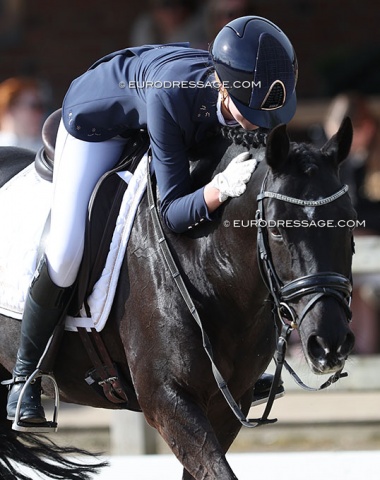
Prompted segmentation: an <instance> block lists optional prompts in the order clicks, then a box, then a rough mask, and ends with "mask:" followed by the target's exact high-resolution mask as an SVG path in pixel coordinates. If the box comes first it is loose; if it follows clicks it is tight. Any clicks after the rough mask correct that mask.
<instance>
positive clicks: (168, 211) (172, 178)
mask: <svg viewBox="0 0 380 480" xmlns="http://www.w3.org/2000/svg"><path fill="white" fill-rule="evenodd" d="M182 107H184V108H183V109H182V115H181V119H180V120H178V117H177V112H176V108H177V105H174V99H173V96H172V95H168V94H167V92H166V91H165V90H159V91H152V92H151V94H150V95H149V99H148V101H147V108H148V113H147V125H148V131H149V135H150V139H151V147H152V157H153V168H154V170H155V174H156V178H157V185H158V190H159V192H160V197H161V215H162V217H163V219H164V221H165V223H166V224H167V226H168V227H169V228H170V229H171V230H173V231H174V232H176V233H181V232H184V231H185V230H187V229H188V228H189V227H190V226H192V225H194V224H195V223H197V222H199V221H202V220H204V219H207V220H211V218H210V216H209V213H208V209H207V206H206V203H205V200H204V193H203V192H204V188H201V189H198V190H196V191H195V192H192V185H191V178H190V172H189V160H188V156H187V149H186V146H185V142H184V136H185V135H184V132H183V130H182V129H183V127H184V126H186V125H188V128H190V129H194V128H195V127H194V124H193V121H192V120H191V116H190V114H189V113H188V112H187V111H186V110H188V109H186V107H185V106H184V105H182ZM178 115H179V113H178ZM187 115H188V118H187ZM175 118H176V120H175ZM187 133H188V132H187Z"/></svg>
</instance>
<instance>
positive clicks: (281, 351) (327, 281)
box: [256, 170, 352, 419]
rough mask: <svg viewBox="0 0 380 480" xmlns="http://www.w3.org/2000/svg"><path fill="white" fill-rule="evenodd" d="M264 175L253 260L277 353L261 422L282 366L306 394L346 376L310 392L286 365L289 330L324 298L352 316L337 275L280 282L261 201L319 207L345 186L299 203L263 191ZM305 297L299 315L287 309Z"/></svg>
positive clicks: (344, 282)
mask: <svg viewBox="0 0 380 480" xmlns="http://www.w3.org/2000/svg"><path fill="white" fill-rule="evenodd" d="M268 173H269V170H268V171H267V173H266V175H265V177H264V180H263V183H262V186H261V190H260V193H259V194H258V196H257V211H256V225H257V258H258V263H259V269H260V273H261V276H262V279H263V281H264V283H265V285H266V286H267V288H268V291H269V293H270V297H271V300H272V302H273V304H274V309H273V313H274V318H275V323H276V327H277V329H278V342H277V351H276V354H275V358H274V360H275V363H276V372H275V377H274V380H273V384H272V388H271V392H270V396H269V400H268V403H267V407H266V410H265V412H264V414H263V417H262V419H265V418H266V417H267V414H269V412H270V409H271V407H272V404H273V401H274V396H275V391H276V388H277V385H278V382H279V380H280V376H281V370H282V367H283V365H285V367H286V369H287V370H288V371H289V373H290V374H291V375H292V377H293V378H294V379H295V381H296V382H297V383H298V384H299V385H300V386H301V387H302V388H305V389H307V390H314V391H315V390H322V389H324V388H327V387H328V386H329V385H331V384H332V383H335V382H336V381H337V380H339V378H341V377H345V376H347V373H342V369H341V370H339V371H338V372H336V373H335V374H333V375H332V376H331V377H330V378H329V379H328V380H327V381H326V382H325V383H324V384H323V385H321V386H320V387H319V388H311V387H308V386H307V385H305V384H304V383H303V382H302V381H301V379H300V378H299V377H298V375H297V374H296V373H295V372H294V370H293V369H292V368H291V367H290V365H289V364H288V363H287V362H286V360H285V353H286V346H287V343H288V339H289V337H290V334H291V333H292V331H293V330H295V329H298V328H299V327H300V326H301V324H302V322H303V320H304V318H305V317H306V315H307V313H308V312H309V311H310V310H311V309H312V308H313V307H314V305H315V304H316V303H317V302H319V301H320V300H321V299H322V298H324V297H332V298H334V299H336V300H337V301H338V302H339V304H340V305H341V306H342V308H343V309H344V311H345V313H346V317H347V321H348V322H350V321H351V317H352V313H351V310H350V303H351V295H352V283H351V280H350V279H349V278H347V277H345V276H344V275H341V274H340V273H335V272H317V273H313V274H310V275H306V276H303V277H300V278H297V279H295V280H292V281H290V282H288V283H285V284H284V282H282V281H281V279H280V278H279V276H278V274H277V272H276V269H275V267H274V264H273V261H272V255H271V251H270V246H269V242H268V227H267V225H268V222H267V220H266V217H265V208H264V199H266V198H272V199H276V200H279V201H282V202H287V203H292V204H295V205H299V206H301V207H319V206H322V205H326V204H328V203H331V202H334V201H335V200H336V199H338V198H340V197H341V196H342V195H344V194H345V193H347V191H348V186H347V185H344V186H343V187H342V188H341V189H340V190H339V191H338V192H336V193H334V194H333V195H330V196H329V197H325V198H322V199H319V200H303V199H299V198H294V197H289V196H287V195H282V194H280V193H276V192H271V191H267V190H265V188H266V183H267V179H268ZM305 295H312V297H311V299H310V300H309V301H308V303H307V304H306V305H305V307H304V308H303V310H302V311H301V313H300V314H299V315H297V313H296V312H295V310H294V309H293V308H292V307H291V305H290V302H293V301H295V300H299V299H300V298H302V297H304V296H305Z"/></svg>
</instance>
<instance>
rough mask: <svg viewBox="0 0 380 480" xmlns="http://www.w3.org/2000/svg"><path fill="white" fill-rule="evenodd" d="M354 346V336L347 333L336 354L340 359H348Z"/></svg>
mask: <svg viewBox="0 0 380 480" xmlns="http://www.w3.org/2000/svg"><path fill="white" fill-rule="evenodd" d="M354 345H355V335H354V334H353V333H352V332H348V333H347V335H346V338H345V339H344V342H343V343H342V345H341V346H340V347H339V348H338V353H339V355H341V356H342V357H348V355H349V354H350V353H351V351H352V349H353V348H354Z"/></svg>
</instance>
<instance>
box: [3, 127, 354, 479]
mask: <svg viewBox="0 0 380 480" xmlns="http://www.w3.org/2000/svg"><path fill="white" fill-rule="evenodd" d="M239 136H240V137H241V135H240V134H239ZM351 140H352V126H351V122H350V121H349V120H348V119H346V120H345V121H344V122H343V123H342V126H341V127H340V129H339V131H338V132H337V134H336V135H335V136H334V137H333V138H332V139H331V140H330V141H329V142H328V143H327V144H326V145H325V146H324V147H323V148H322V149H321V150H319V149H316V148H315V147H313V146H311V145H306V144H294V143H290V141H289V137H288V135H287V132H286V127H285V126H284V125H282V126H279V127H277V128H275V129H274V130H273V131H272V132H271V133H270V134H269V136H268V138H267V145H266V148H265V147H260V148H257V145H253V146H252V144H251V145H248V146H247V144H246V143H244V142H243V144H241V145H237V144H235V143H231V141H230V140H229V139H226V138H222V137H221V136H220V135H217V136H216V137H215V138H209V139H208V140H207V142H206V144H205V145H203V147H202V155H200V156H199V159H201V161H199V162H197V163H196V165H195V168H194V173H193V176H194V184H195V186H196V185H198V184H201V183H203V184H204V183H205V182H206V181H208V180H209V179H210V178H211V176H212V175H215V174H216V173H218V172H219V171H222V170H223V169H224V168H225V167H226V165H227V164H228V163H229V162H230V160H231V159H232V158H233V157H234V156H235V155H236V154H238V153H240V152H241V151H242V150H244V149H247V148H250V149H251V152H252V155H253V156H254V157H256V158H258V159H263V160H262V161H260V162H259V165H258V168H257V169H256V171H255V172H254V174H253V176H252V178H251V181H250V182H249V184H248V186H247V190H246V192H245V193H244V194H243V195H242V196H241V197H239V198H235V199H231V200H229V201H228V202H226V203H225V204H224V206H223V207H222V208H221V209H220V211H219V216H218V217H217V218H216V219H215V220H214V221H213V222H202V223H200V224H199V225H198V226H196V227H195V228H193V229H191V230H189V231H188V233H186V234H181V235H178V234H173V233H171V232H170V231H168V230H167V229H166V228H165V227H164V231H165V235H166V238H167V241H168V244H169V247H170V249H171V251H172V252H173V256H174V259H175V261H176V263H177V266H178V269H179V272H180V274H181V276H182V278H183V280H184V284H185V285H186V287H187V290H188V292H189V293H190V297H191V299H192V301H193V303H194V305H195V307H196V309H197V311H198V314H199V318H200V320H201V322H202V323H203V327H204V329H205V331H206V333H207V335H208V338H209V339H210V343H211V346H212V351H213V357H214V361H215V364H216V365H217V367H218V369H219V371H220V372H221V374H222V376H223V377H224V379H225V381H226V382H227V384H228V387H229V390H230V392H231V394H232V396H233V397H234V399H235V401H236V403H237V404H238V405H239V406H240V408H241V411H242V412H243V415H244V416H245V415H247V413H248V411H249V409H250V405H251V400H252V389H253V386H254V384H255V382H256V380H257V379H258V378H259V376H260V375H261V374H262V373H263V372H264V371H265V369H266V368H267V366H268V364H269V362H270V361H271V359H272V356H273V354H274V351H275V346H276V338H277V332H278V330H277V327H278V325H277V324H278V323H280V319H282V320H283V321H284V322H285V323H287V320H289V322H292V328H296V327H297V328H298V330H299V334H300V338H301V342H302V345H303V350H304V353H305V356H306V358H307V361H308V363H309V364H310V366H311V368H312V369H313V371H314V372H316V373H318V374H325V373H329V374H331V373H334V372H339V371H341V369H342V368H343V366H344V363H345V360H346V359H347V357H348V355H349V353H350V351H351V349H352V347H353V344H354V337H353V334H352V333H351V332H350V329H349V324H348V323H349V322H348V319H349V308H348V306H347V302H348V297H349V294H350V281H349V279H350V276H351V260H352V228H350V227H352V223H353V221H354V219H355V212H354V210H353V208H352V204H351V201H350V198H349V196H348V194H347V193H346V189H344V188H342V185H341V182H340V180H339V175H338V170H339V164H340V163H341V162H342V161H343V160H344V158H345V157H346V156H347V155H348V153H349V149H350V145H351ZM5 153H6V151H5ZM5 153H3V157H2V158H0V162H1V163H0V166H1V165H3V164H5V163H7V162H9V161H11V160H10V159H9V158H8V160H5V159H4V155H5ZM21 157H22V155H21ZM221 157H222V158H221ZM220 158H221V160H220V161H219V159H220ZM1 168H2V167H1ZM4 175H6V174H4ZM260 192H261V193H260ZM258 197H259V198H258ZM147 202H148V200H147V197H144V198H143V200H142V202H141V205H140V207H139V210H138V213H137V216H136V219H135V223H134V227H133V230H132V234H131V238H130V241H129V245H128V248H127V252H126V255H125V258H124V262H123V265H122V270H121V275H120V280H119V284H118V288H117V292H116V296H115V300H114V303H113V307H112V310H111V314H110V318H109V321H108V323H107V325H106V327H105V329H104V330H103V331H102V337H103V339H104V342H105V344H106V345H107V346H108V347H109V351H110V352H112V357H113V361H114V362H115V363H116V364H117V365H118V366H119V369H120V370H121V371H122V373H123V375H124V377H125V378H126V379H129V380H130V381H131V383H132V384H133V387H134V390H135V396H134V397H133V398H130V407H131V408H132V409H136V410H138V409H141V410H142V412H143V414H144V415H145V418H146V420H147V422H148V423H149V424H150V425H152V426H153V427H155V428H156V429H157V430H158V432H159V433H160V434H161V436H162V437H163V438H164V440H165V441H166V442H167V444H168V445H169V447H170V448H171V450H172V451H173V453H174V454H175V455H176V457H177V458H178V460H179V461H180V462H181V463H182V465H183V466H184V473H183V479H184V480H190V479H196V480H204V479H209V480H232V479H235V478H236V476H235V475H234V473H233V471H232V470H231V468H230V466H229V464H228V463H227V460H226V458H225V453H226V452H227V451H228V449H229V447H230V445H231V444H232V442H233V441H234V439H235V437H236V435H237V434H238V432H239V430H240V428H241V423H240V422H239V421H238V419H237V418H236V415H235V414H233V413H232V411H231V409H230V407H229V406H228V404H227V402H226V400H225V398H224V396H223V395H222V394H221V392H220V389H219V388H218V385H217V383H216V381H215V378H214V375H213V373H212V369H211V365H210V359H209V357H208V355H207V353H206V352H205V349H204V347H203V345H202V336H201V331H200V328H199V326H198V325H197V323H196V321H195V320H194V317H193V314H192V313H191V312H190V310H189V309H188V307H187V305H186V303H185V301H184V299H183V297H182V295H181V294H180V292H179V290H178V288H177V285H176V282H175V279H174V278H173V276H172V274H171V272H170V271H169V269H168V267H167V265H166V263H165V262H164V260H163V257H162V251H161V250H160V248H159V246H158V234H157V230H156V227H155V224H154V223H153V222H152V220H151V214H150V212H149V209H148V203H147ZM2 208H4V206H3V207H2ZM257 212H259V213H257ZM258 222H259V224H260V225H259V233H260V234H259V236H257V228H256V226H257V223H258ZM331 222H333V223H334V225H335V226H336V225H337V223H338V222H340V223H339V228H338V227H337V228H332V227H331ZM257 242H259V255H257V254H256V249H257ZM260 270H262V275H261V273H260ZM263 278H264V280H263ZM268 287H269V290H268ZM273 312H274V313H273ZM0 325H1V336H0V346H1V348H0V364H1V367H0V374H1V377H2V378H9V372H11V370H12V367H13V364H14V362H15V356H16V351H17V344H18V336H19V330H20V325H19V322H17V321H15V320H12V319H10V318H7V317H0ZM91 368H92V365H91V361H90V359H89V358H88V356H87V354H86V352H84V351H83V347H82V344H81V341H80V339H79V337H78V334H76V333H69V332H66V333H65V334H64V337H63V340H62V344H61V349H60V353H59V356H58V361H57V365H56V370H55V376H56V379H57V381H58V384H59V388H60V393H61V399H62V400H63V401H67V402H70V403H77V404H84V405H89V406H94V407H102V408H119V407H118V406H117V405H114V404H111V403H109V402H108V401H107V400H106V399H103V398H102V397H100V396H97V395H95V394H94V393H93V390H92V389H91V387H90V386H89V385H88V384H87V383H86V382H85V381H84V377H85V375H86V372H87V371H88V370H89V369H91ZM45 391H46V393H47V394H52V393H53V392H52V389H51V386H50V385H49V384H47V385H45ZM6 393H7V392H6V389H5V388H3V389H2V390H1V405H2V407H4V405H5V401H6ZM1 412H3V413H2V414H1V420H2V424H1V425H2V426H1V428H2V440H1V443H0V460H2V462H5V461H6V459H7V458H9V455H10V453H9V452H10V449H9V448H8V446H9V442H10V441H11V440H10V439H12V441H13V442H18V440H15V439H14V438H13V437H11V435H10V433H9V432H8V431H7V430H6V429H5V424H6V422H5V408H2V409H1ZM13 435H14V434H13ZM28 438H29V440H30V442H32V441H33V437H32V436H29V437H28ZM13 445H15V446H14V447H12V448H13V449H14V450H15V449H17V448H18V446H19V444H18V443H13ZM36 449H37V452H36V455H38V454H40V453H44V454H45V455H47V457H48V458H49V455H50V453H51V452H53V451H54V447H53V446H52V445H50V446H46V447H42V446H41V445H39V447H38V448H37V447H36ZM23 452H24V451H23ZM17 458H18V459H19V460H21V461H23V460H24V461H29V462H32V461H33V462H35V458H36V457H33V459H30V458H28V459H27V460H25V459H23V457H22V455H18V457H17ZM33 464H34V465H35V468H37V469H38V468H40V467H39V465H40V464H38V463H33ZM3 465H4V463H3ZM4 468H5V467H4ZM41 468H42V467H41ZM57 468H61V472H62V477H59V476H55V477H54V478H85V477H80V476H78V477H69V476H68V474H67V473H65V472H66V470H65V468H66V466H65V465H61V466H60V467H57ZM70 468H75V467H73V466H72V465H69V466H67V471H68V472H69V471H70ZM4 471H6V470H4ZM14 475H15V476H14V478H18V477H17V476H16V474H14ZM78 475H81V473H78ZM83 475H85V473H84V474H83Z"/></svg>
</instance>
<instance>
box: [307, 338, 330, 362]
mask: <svg viewBox="0 0 380 480" xmlns="http://www.w3.org/2000/svg"><path fill="white" fill-rule="evenodd" d="M308 352H309V355H310V356H311V357H313V358H315V359H321V358H324V357H325V356H326V355H327V354H328V353H329V352H330V349H329V348H328V347H327V345H326V342H325V341H324V339H323V338H322V337H320V336H318V335H311V336H310V337H309V340H308Z"/></svg>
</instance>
